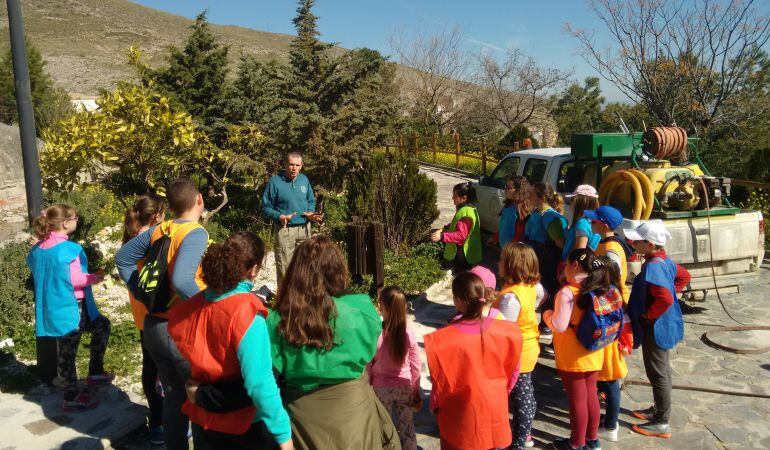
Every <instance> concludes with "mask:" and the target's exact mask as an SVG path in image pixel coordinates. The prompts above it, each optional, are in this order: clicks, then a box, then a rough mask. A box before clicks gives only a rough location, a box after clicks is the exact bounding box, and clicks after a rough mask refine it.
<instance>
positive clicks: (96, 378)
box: [86, 372, 115, 386]
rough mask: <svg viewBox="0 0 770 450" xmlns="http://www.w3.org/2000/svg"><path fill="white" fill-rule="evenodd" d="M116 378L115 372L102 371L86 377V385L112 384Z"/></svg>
mask: <svg viewBox="0 0 770 450" xmlns="http://www.w3.org/2000/svg"><path fill="white" fill-rule="evenodd" d="M114 379H115V374H114V373H112V372H102V373H100V374H97V375H89V376H88V377H87V378H86V385H88V386H106V385H108V384H112V380H114Z"/></svg>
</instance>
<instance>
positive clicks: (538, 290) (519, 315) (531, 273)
mask: <svg viewBox="0 0 770 450" xmlns="http://www.w3.org/2000/svg"><path fill="white" fill-rule="evenodd" d="M498 272H499V273H500V277H502V279H503V288H502V289H501V290H500V292H499V294H498V298H497V302H496V303H495V307H496V308H499V309H500V311H501V312H502V314H503V317H504V318H505V320H509V321H511V322H516V323H517V324H518V325H519V329H520V330H521V334H522V338H523V343H522V349H521V367H520V370H519V372H520V373H519V374H518V379H517V380H516V384H515V386H514V388H513V391H512V392H511V410H512V411H511V414H512V416H513V431H514V433H513V444H512V445H511V448H513V449H517V450H520V449H523V448H525V447H532V446H534V442H533V441H532V440H531V439H530V433H531V431H532V420H533V419H534V417H535V412H536V411H537V403H536V402H535V390H534V388H533V387H532V371H533V370H534V369H535V364H537V357H538V355H539V354H540V344H539V342H538V338H539V337H540V333H539V332H538V330H537V325H538V322H537V315H536V314H535V309H537V307H538V306H539V305H540V303H541V302H542V301H543V299H544V298H545V296H546V293H545V289H543V286H542V285H540V270H539V268H538V261H537V255H535V251H534V250H532V247H530V246H528V245H527V244H523V243H521V242H511V243H509V244H507V245H506V246H505V247H504V248H503V251H502V253H501V254H500V261H499V262H498Z"/></svg>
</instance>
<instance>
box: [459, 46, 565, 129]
mask: <svg viewBox="0 0 770 450" xmlns="http://www.w3.org/2000/svg"><path fill="white" fill-rule="evenodd" d="M570 75H571V74H570V73H568V72H562V71H560V70H557V69H548V68H543V67H540V66H538V65H537V64H536V63H535V61H534V60H533V59H532V58H530V57H529V56H526V55H524V54H522V53H521V52H520V51H518V50H510V51H508V52H507V54H506V56H505V59H504V60H503V61H502V62H500V61H498V60H496V59H495V58H493V57H492V56H491V55H489V54H487V53H481V54H480V55H479V56H478V69H477V73H476V82H477V83H478V84H479V85H480V89H478V91H477V92H476V95H475V96H474V102H475V103H476V105H477V108H475V110H476V111H479V112H480V114H481V115H483V117H482V118H483V119H485V120H491V121H493V122H496V123H498V124H499V125H501V126H503V127H504V128H505V129H506V130H512V129H514V128H516V127H517V126H519V125H521V124H524V123H527V122H528V121H529V120H530V119H532V118H533V116H535V115H538V114H539V115H545V114H547V112H548V110H549V109H550V103H551V101H550V98H551V97H552V95H554V94H556V93H557V92H558V91H560V90H561V89H562V88H563V87H564V85H565V84H566V81H567V80H568V78H569V77H570Z"/></svg>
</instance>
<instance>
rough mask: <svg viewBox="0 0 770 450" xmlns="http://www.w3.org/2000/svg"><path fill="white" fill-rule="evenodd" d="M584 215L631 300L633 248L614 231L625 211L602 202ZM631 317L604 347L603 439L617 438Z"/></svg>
mask: <svg viewBox="0 0 770 450" xmlns="http://www.w3.org/2000/svg"><path fill="white" fill-rule="evenodd" d="M583 216H584V217H585V218H586V219H588V220H590V221H591V230H592V231H593V232H594V233H596V234H598V235H599V236H600V237H601V241H600V242H599V245H598V246H597V247H596V255H597V256H606V257H607V258H609V259H610V261H612V263H613V266H614V267H615V268H616V269H617V271H616V272H617V273H616V275H617V278H618V280H617V284H616V286H618V287H620V291H621V293H622V295H623V303H624V304H626V305H627V304H628V300H629V295H630V290H629V289H628V286H626V276H627V274H628V257H629V256H630V255H631V254H632V253H633V249H631V247H630V246H629V245H628V244H626V242H625V241H624V240H623V239H622V238H620V237H618V236H616V235H615V231H614V230H615V229H616V228H618V227H619V226H621V225H622V224H623V215H622V214H621V213H620V211H618V210H617V209H615V208H613V207H612V206H600V207H599V208H597V209H595V210H593V211H584V212H583ZM630 322H631V320H630V319H629V318H628V315H627V314H625V315H624V326H623V331H622V332H621V334H620V338H618V340H617V341H615V342H613V343H612V344H610V345H608V346H607V347H604V364H603V366H602V370H600V371H599V376H598V380H599V381H598V384H597V388H598V389H599V391H600V392H602V393H604V396H605V403H604V404H605V409H606V411H605V414H604V424H603V425H602V426H601V427H600V428H599V435H600V436H601V438H602V439H604V440H607V441H610V442H617V440H618V431H619V430H620V426H619V424H618V416H619V415H620V380H621V379H623V378H625V377H626V374H627V373H628V367H627V366H626V361H625V357H627V356H628V355H630V354H631V350H632V349H633V345H634V335H633V332H632V330H631V323H630Z"/></svg>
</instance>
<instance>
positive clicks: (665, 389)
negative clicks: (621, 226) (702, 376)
mask: <svg viewBox="0 0 770 450" xmlns="http://www.w3.org/2000/svg"><path fill="white" fill-rule="evenodd" d="M623 233H624V234H625V236H626V238H627V239H629V240H631V241H632V245H633V247H634V250H636V252H637V253H639V254H640V255H644V260H645V261H644V265H643V266H642V270H641V272H640V273H639V275H637V276H636V278H634V284H633V287H632V289H631V298H630V300H629V302H628V315H629V317H630V318H631V325H632V327H633V331H634V347H638V346H639V345H640V344H641V346H642V357H643V360H644V370H645V372H646V373H647V378H648V379H649V380H650V384H652V395H653V398H654V400H655V405H654V406H652V407H650V408H647V409H644V410H639V411H634V412H633V413H632V414H633V416H634V417H636V418H638V419H642V420H645V421H647V422H646V423H644V424H641V425H634V426H633V427H632V429H633V430H634V431H635V432H637V433H639V434H643V435H646V436H655V437H661V438H669V437H671V427H670V426H669V423H668V421H669V415H670V413H671V386H672V380H671V377H672V372H671V363H670V361H669V350H671V349H672V348H674V346H676V344H677V343H678V342H679V341H681V340H682V339H683V338H684V322H683V320H682V311H681V309H680V308H679V302H678V300H677V297H676V293H677V292H681V290H682V289H683V288H684V287H685V286H686V285H687V284H688V283H689V282H690V274H689V273H688V272H687V270H685V269H684V268H683V267H682V266H679V265H677V264H676V263H674V262H673V261H671V260H670V259H669V258H668V257H667V256H666V251H665V250H664V246H665V245H666V241H667V240H668V239H671V235H670V234H669V232H668V231H667V230H666V227H665V226H664V225H663V222H662V221H660V220H650V221H647V222H644V223H642V224H641V225H639V226H638V227H637V228H634V229H627V230H623Z"/></svg>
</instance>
